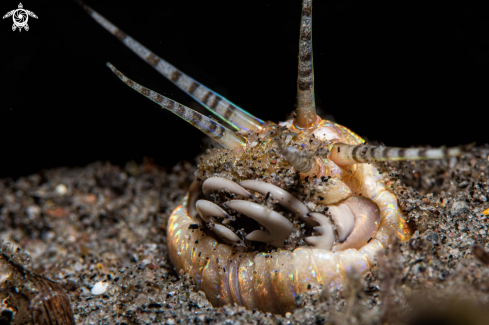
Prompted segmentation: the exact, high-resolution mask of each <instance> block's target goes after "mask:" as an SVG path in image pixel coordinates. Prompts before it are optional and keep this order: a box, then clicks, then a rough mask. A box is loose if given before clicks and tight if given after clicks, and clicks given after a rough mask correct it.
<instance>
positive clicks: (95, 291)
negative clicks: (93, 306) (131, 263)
mask: <svg viewBox="0 0 489 325" xmlns="http://www.w3.org/2000/svg"><path fill="white" fill-rule="evenodd" d="M108 287H109V284H108V283H107V282H102V281H100V282H97V283H95V285H94V286H93V288H92V290H90V293H91V294H92V295H94V296H98V295H101V294H104V293H105V291H107V288H108Z"/></svg>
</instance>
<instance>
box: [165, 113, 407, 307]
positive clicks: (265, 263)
mask: <svg viewBox="0 0 489 325" xmlns="http://www.w3.org/2000/svg"><path fill="white" fill-rule="evenodd" d="M267 132H268V133H267ZM262 133H263V132H262ZM264 133H265V134H268V135H266V136H262V137H261V138H260V137H259V136H258V134H255V137H256V138H257V139H258V140H259V143H258V144H256V143H255V142H258V141H253V142H252V143H250V139H251V138H253V135H251V134H248V136H247V138H248V143H247V148H246V149H245V150H244V151H243V152H241V153H231V152H229V151H228V150H225V149H214V150H212V151H211V152H210V153H208V154H206V155H204V156H203V158H202V159H201V165H200V166H199V171H198V172H197V177H198V178H200V181H201V182H202V183H205V180H206V179H212V180H213V188H214V189H215V188H219V185H217V186H216V185H214V183H216V181H215V179H216V178H217V177H216V176H218V177H226V179H228V180H229V181H233V179H234V183H240V184H245V185H246V184H247V185H246V187H247V188H248V189H249V188H252V186H251V185H250V183H249V182H251V181H250V180H255V181H257V182H263V183H265V182H270V183H267V184H274V185H275V186H277V185H278V186H277V187H280V186H281V187H283V188H284V190H286V191H288V192H294V190H293V189H294V188H295V189H296V190H295V192H300V191H301V190H303V189H309V186H310V185H311V184H312V185H314V183H315V182H314V181H315V180H317V179H320V180H321V179H322V180H327V183H329V184H332V183H334V182H335V181H336V182H337V183H341V184H344V185H345V186H346V188H347V189H348V191H347V196H346V197H345V196H344V195H339V196H338V193H336V192H337V186H329V187H328V186H324V185H319V186H317V187H325V189H324V190H323V191H322V195H324V196H330V197H331V198H332V199H333V201H330V202H329V203H328V204H321V203H318V202H320V201H321V200H320V199H318V198H317V196H315V195H313V196H310V195H306V196H303V197H301V198H302V200H299V201H302V203H304V202H305V206H306V207H307V209H309V210H311V211H310V212H311V213H316V214H321V213H318V212H314V211H321V210H324V209H323V207H324V206H329V207H330V209H331V210H332V207H334V206H335V205H336V204H338V203H341V202H344V201H345V200H348V198H354V197H359V198H363V199H364V200H370V201H371V202H373V203H374V204H375V205H376V206H377V207H378V212H379V214H380V220H379V222H378V226H377V227H375V229H374V232H373V233H372V234H368V236H369V238H364V240H363V241H364V242H362V243H361V244H360V246H358V245H357V244H353V247H347V246H346V245H345V244H346V243H347V242H348V240H344V241H343V242H340V239H339V238H335V239H334V242H335V244H334V246H333V247H332V249H322V248H316V247H315V245H308V244H307V243H303V244H302V245H299V246H298V247H296V248H290V247H286V246H287V245H284V247H270V246H268V247H267V246H261V247H260V248H261V249H265V251H261V252H260V251H255V250H254V249H256V247H254V248H253V249H250V247H249V246H248V247H242V246H239V245H237V244H236V243H232V242H229V241H226V238H221V237H220V236H219V235H217V234H215V233H213V232H210V231H208V229H207V228H206V227H205V226H202V225H204V224H208V223H207V222H205V220H203V218H202V219H201V218H199V217H198V216H191V215H189V212H188V211H189V204H195V199H194V200H190V201H189V200H188V199H187V198H185V199H184V200H183V202H182V204H181V205H179V206H178V207H177V208H176V209H175V210H174V211H173V213H172V214H171V217H170V220H169V225H168V228H167V234H168V245H169V251H170V259H171V261H172V263H173V265H174V266H175V268H176V270H177V271H180V270H183V272H185V273H188V274H189V275H190V276H191V277H193V279H194V282H195V284H196V289H197V290H202V291H203V292H205V294H206V295H207V298H208V299H209V301H210V302H211V303H212V304H213V305H214V306H223V305H226V304H234V303H236V304H238V305H240V306H245V307H246V308H249V309H260V310H263V311H269V312H273V313H281V314H283V313H285V312H287V311H290V310H292V309H294V308H295V306H296V304H295V300H294V297H295V296H296V295H297V294H300V293H302V292H304V291H305V290H307V289H308V288H311V287H319V286H322V288H323V290H324V288H329V289H338V288H339V287H340V286H341V285H343V284H344V282H345V281H347V273H348V272H355V273H356V274H357V275H359V276H362V275H363V274H365V272H367V271H368V269H369V268H370V267H371V266H372V264H373V263H374V261H375V258H376V256H378V254H382V253H383V251H384V249H385V248H386V247H387V246H388V245H389V242H391V241H392V240H393V238H394V237H397V238H399V239H400V240H401V241H403V240H406V239H407V238H408V237H409V232H408V230H407V228H406V224H405V221H404V217H403V216H402V213H401V212H400V210H399V208H398V206H397V199H396V197H395V196H394V194H393V193H392V192H391V191H390V190H389V189H388V187H387V186H386V185H385V184H384V182H383V180H382V177H381V175H380V174H379V172H378V171H377V169H376V168H375V167H374V166H373V165H371V164H357V165H348V166H347V167H344V168H342V167H338V166H336V165H335V164H334V162H333V161H331V160H330V159H329V158H328V157H329V156H328V155H326V156H324V157H321V159H320V162H321V163H322V166H321V169H322V171H321V173H322V174H321V175H320V176H316V178H311V179H309V180H307V181H306V180H305V179H304V178H298V179H297V180H296V183H295V184H293V185H291V186H284V184H283V182H280V181H279V180H278V179H277V178H274V179H273V178H272V176H271V175H272V174H273V173H276V172H278V171H280V170H282V169H283V168H287V167H288V168H289V170H290V169H292V168H293V167H292V168H291V167H290V166H288V163H287V161H285V159H284V158H283V157H282V156H281V155H280V153H279V154H278V155H277V156H275V155H272V154H271V153H270V152H271V151H273V149H274V148H276V146H277V142H274V139H276V140H277V139H280V138H281V139H282V141H284V140H286V139H288V137H289V138H290V137H292V138H296V139H295V140H291V141H290V142H289V143H288V144H289V145H290V144H293V147H294V148H295V147H298V148H301V147H302V145H304V146H305V147H306V146H307V145H308V143H309V142H310V141H309V140H311V139H312V140H313V142H314V144H313V145H312V148H311V150H316V151H317V150H320V149H322V148H326V149H327V148H328V147H331V146H332V145H333V144H334V143H347V144H350V145H354V144H360V143H362V139H361V138H359V137H358V136H357V135H356V134H354V133H353V132H351V131H350V130H348V129H347V128H345V127H343V126H340V125H338V124H335V123H332V122H329V121H321V123H320V124H319V125H318V126H317V127H316V128H314V129H310V130H307V131H304V130H299V129H297V128H295V127H294V126H293V124H292V123H291V122H290V121H288V122H285V123H281V124H280V125H275V124H273V123H269V124H267V126H265V128H264ZM313 134H315V135H313ZM252 140H254V138H253V139H252ZM306 150H307V149H306ZM263 152H265V154H263ZM253 156H255V160H253V158H252V157H253ZM277 157H278V158H277ZM258 160H260V161H261V162H260V163H258V162H257V161H258ZM277 160H279V161H278V162H277ZM280 160H281V161H280ZM245 161H248V163H249V165H248V166H247V168H246V166H245V167H244V168H243V169H242V170H240V169H239V168H238V166H239V165H240V164H243V163H244V162H245ZM251 161H253V162H255V164H260V167H266V168H262V169H261V172H260V173H259V174H256V173H253V174H251V175H250V174H247V173H248V172H250V171H251V172H252V169H253V167H251V164H252V163H251ZM230 165H231V166H234V168H229V166H230ZM244 165H246V164H244ZM257 168H258V167H257ZM257 168H254V169H255V171H256V169H257ZM226 169H228V171H226ZM209 170H212V172H210V171H209ZM263 170H265V171H263ZM292 172H294V173H296V174H297V173H298V171H294V170H292ZM311 181H312V182H311ZM247 182H248V183H247ZM316 183H317V182H316ZM255 185H257V186H259V183H256V184H255ZM206 187H207V186H206ZM228 187H229V188H230V187H231V186H229V185H223V186H222V188H223V189H227V188H228ZM256 189H259V188H258V187H257V188H256ZM204 192H206V191H205V190H204ZM222 192H226V193H227V191H226V190H223V191H222ZM229 192H233V193H234V192H235V191H233V190H230V191H229ZM250 192H251V194H253V196H254V197H255V198H254V199H253V198H246V197H245V196H246V195H245V194H241V195H242V196H241V195H238V194H236V195H235V196H236V198H238V197H240V198H242V199H243V200H249V201H250V202H252V201H256V200H257V197H258V198H259V197H262V198H264V197H266V195H263V194H260V193H259V192H258V191H253V190H251V191H250ZM262 192H263V193H267V194H268V193H269V192H270V191H269V188H265V190H264V191H262ZM343 192H346V191H343ZM218 196H219V193H218V194H217V195H216V196H215V197H212V195H211V196H209V195H207V196H206V197H208V198H209V200H211V201H215V202H216V204H220V203H219V198H218ZM269 196H270V195H269ZM271 196H272V197H273V194H272V195H271ZM276 196H277V197H279V195H276ZM335 197H336V198H337V199H336V200H335V199H334V198H335ZM323 200H326V198H323ZM199 202H200V201H199ZM206 202H208V201H206ZM245 202H247V201H245ZM312 202H315V205H316V207H315V208H313V209H311V208H310V207H311V206H312V205H311V204H310V203H312ZM223 207H225V206H223ZM289 210H291V211H293V209H292V208H291V209H289ZM299 210H300V209H297V211H296V213H297V214H301V211H299ZM211 214H213V215H215V216H216V220H215V221H214V223H215V224H217V223H218V222H219V220H221V219H226V218H225V216H224V215H220V216H218V214H219V213H216V212H215V213H211ZM283 214H284V215H286V213H283ZM322 215H325V216H326V215H327V214H326V213H323V214H322ZM217 217H219V219H218V218H217ZM340 217H342V216H341V215H340ZM241 218H243V217H241ZM332 219H333V221H334V217H333V218H332ZM207 221H209V219H208V220H207ZM304 223H305V222H304ZM298 224H301V220H300V219H298ZM196 225H199V227H196ZM359 226H361V225H359ZM304 228H307V224H306V226H305V227H304ZM333 231H334V232H338V226H337V227H336V229H334V230H333ZM350 236H352V235H350ZM370 236H371V237H370ZM316 237H321V236H320V235H319V236H309V237H307V238H316ZM243 241H246V239H243ZM311 242H314V241H311ZM319 246H320V245H319Z"/></svg>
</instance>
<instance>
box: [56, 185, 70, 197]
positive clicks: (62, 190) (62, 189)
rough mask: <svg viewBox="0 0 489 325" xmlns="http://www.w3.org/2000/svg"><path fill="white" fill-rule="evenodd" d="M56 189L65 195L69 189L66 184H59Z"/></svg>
mask: <svg viewBox="0 0 489 325" xmlns="http://www.w3.org/2000/svg"><path fill="white" fill-rule="evenodd" d="M55 191H56V193H58V194H59V195H65V194H66V193H67V192H68V189H67V188H66V185H65V184H59V185H57V186H56V188H55Z"/></svg>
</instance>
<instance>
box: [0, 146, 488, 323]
mask: <svg viewBox="0 0 489 325" xmlns="http://www.w3.org/2000/svg"><path fill="white" fill-rule="evenodd" d="M488 155H489V146H487V145H486V146H483V147H478V148H475V149H473V151H472V152H470V153H467V154H465V155H464V156H462V157H460V158H451V159H443V160H438V161H424V162H415V163H414V162H406V163H399V162H394V163H381V164H377V166H378V168H379V170H380V172H381V173H383V176H384V178H385V179H386V180H387V183H388V184H389V186H391V187H392V189H393V191H394V192H395V193H396V195H397V197H398V199H399V205H400V207H401V209H402V210H403V211H404V213H405V215H406V217H407V219H408V222H409V225H410V227H411V229H412V230H413V232H414V233H413V236H412V238H411V239H410V240H409V241H408V242H405V243H394V244H393V245H391V246H390V247H389V248H388V251H387V252H386V256H385V258H382V259H380V260H379V261H378V263H377V265H375V266H374V267H373V269H372V270H371V272H369V273H368V274H367V276H366V277H364V278H356V277H355V276H351V278H350V279H349V281H348V282H347V283H346V284H345V285H344V287H343V290H342V291H341V292H333V293H328V292H327V291H324V292H318V291H310V292H308V293H306V294H303V295H298V296H296V303H297V306H298V308H297V309H296V310H295V311H294V312H293V313H287V314H286V315H273V314H270V313H263V312H260V311H253V310H246V309H244V308H243V307H238V306H225V307H220V308H213V307H212V306H211V305H210V303H209V302H208V301H207V299H206V298H205V294H203V293H202V292H194V291H193V290H192V288H193V284H192V281H191V280H190V279H188V278H187V277H186V276H185V275H179V274H176V273H175V272H174V270H173V268H172V265H171V264H170V262H169V260H168V252H167V237H166V231H165V230H166V225H167V221H168V217H169V214H170V213H171V211H172V209H174V208H175V207H176V206H177V205H178V203H179V202H180V201H181V199H182V198H183V197H184V195H185V194H186V192H187V190H188V188H189V185H190V183H191V181H192V179H193V175H194V173H195V170H196V167H195V166H193V165H192V164H190V163H180V164H178V165H177V166H175V167H174V168H173V169H171V170H164V169H161V168H159V167H158V166H156V165H154V164H153V163H152V162H151V160H146V161H144V162H143V163H142V164H137V163H135V162H129V163H127V164H126V165H125V166H123V167H120V166H114V165H112V164H110V163H107V162H95V163H92V164H89V165H88V166H86V167H82V168H56V169H51V170H45V171H42V172H40V173H37V174H33V175H29V176H25V177H20V178H18V179H15V180H13V179H3V180H0V193H2V195H1V196H0V239H2V240H4V242H10V243H12V244H13V248H14V249H15V248H16V247H21V248H22V249H23V251H24V252H25V253H27V254H28V255H29V256H30V259H29V258H24V259H23V260H22V263H21V264H23V265H24V267H26V268H27V269H29V270H31V271H32V272H33V273H35V274H39V275H42V276H44V277H46V278H49V279H52V280H53V281H55V282H58V283H60V284H61V286H62V288H63V290H65V292H66V293H67V295H68V297H69V299H70V301H71V307H72V310H73V314H74V319H75V322H76V323H77V324H157V323H161V324H221V323H224V324H374V323H379V324H380V323H382V324H435V323H436V324H487V322H488V321H487V320H488V319H489V318H488V317H489V313H488V311H489V292H488V291H489V265H488V264H489V254H488V253H487V251H488V250H489V246H488V244H487V231H488V218H489V215H488V214H489V212H488V208H489V202H488V198H489V184H488V173H489V156H488ZM484 211H486V212H485V213H484ZM11 248H12V247H10V248H9V249H11ZM5 249H6V248H5V246H4V248H3V250H5ZM18 254H21V253H18ZM23 256H27V255H25V254H24V255H23ZM4 265H5V263H4ZM9 270H10V269H9V268H5V267H4V268H3V269H0V281H4V280H5V278H6V276H7V273H8V271H9ZM6 308H7V306H6V305H5V302H2V303H0V324H9V321H8V319H9V318H11V317H12V316H14V314H12V313H10V312H9V311H8V310H7V309H6ZM2 317H3V319H2ZM14 320H15V319H14ZM14 323H15V322H14Z"/></svg>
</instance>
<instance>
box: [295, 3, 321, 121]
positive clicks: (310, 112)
mask: <svg viewBox="0 0 489 325" xmlns="http://www.w3.org/2000/svg"><path fill="white" fill-rule="evenodd" d="M316 121H317V115H316V103H315V100H314V67H313V64H312V0H304V1H303V2H302V18H301V34H300V39H299V75H298V77H297V116H296V118H295V121H294V123H295V124H296V125H297V126H298V127H300V128H307V127H310V126H313V125H314V124H315V123H316Z"/></svg>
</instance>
